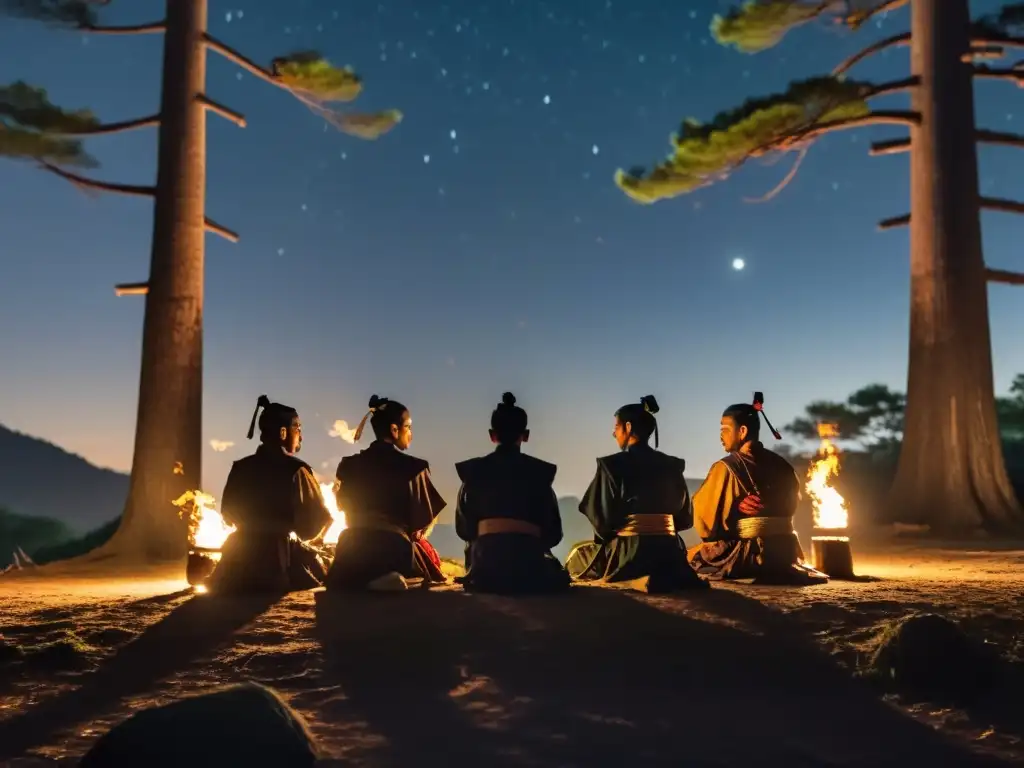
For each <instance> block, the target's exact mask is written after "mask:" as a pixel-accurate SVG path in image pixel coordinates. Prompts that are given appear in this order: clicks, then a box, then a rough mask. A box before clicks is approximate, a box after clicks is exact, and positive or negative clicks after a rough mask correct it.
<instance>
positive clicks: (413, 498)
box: [326, 395, 447, 591]
mask: <svg viewBox="0 0 1024 768" xmlns="http://www.w3.org/2000/svg"><path fill="white" fill-rule="evenodd" d="M369 408H370V410H369V411H368V412H367V414H366V416H364V417H363V419H362V421H361V422H360V423H359V426H358V427H357V428H356V434H355V439H356V441H357V442H358V441H359V439H360V437H361V436H362V433H363V429H364V427H365V426H366V422H367V420H369V422H370V428H371V429H372V430H373V434H374V438H375V439H374V441H373V442H372V443H370V445H369V446H368V447H367V448H366V449H364V450H362V451H360V452H359V453H357V454H356V455H355V456H346V457H345V458H343V459H342V460H341V463H340V464H338V472H337V480H336V482H335V495H336V496H337V500H338V507H339V509H344V510H345V519H346V522H347V523H348V527H346V528H345V530H343V531H342V532H341V535H340V536H339V537H338V544H337V546H336V547H335V553H334V562H333V564H332V565H331V569H330V571H328V573H327V580H326V586H327V588H328V590H336V589H371V590H380V591H391V590H404V589H407V588H408V580H409V579H417V580H420V579H422V580H424V581H425V582H427V583H440V582H445V581H447V578H446V577H445V575H444V574H443V573H442V572H441V567H440V565H441V563H440V560H439V559H438V558H437V555H436V553H435V552H434V551H433V548H432V547H431V546H430V545H429V544H428V543H427V540H426V537H427V535H428V534H429V532H430V529H431V528H432V527H433V524H434V522H435V520H436V519H437V516H438V515H439V514H440V513H441V510H443V509H444V507H445V501H444V499H442V498H441V495H440V494H439V493H438V492H437V489H436V488H435V487H434V484H433V483H432V482H431V480H430V466H429V464H427V462H426V461H424V460H423V459H418V458H415V457H413V456H410V455H409V454H408V453H406V451H407V450H408V449H409V446H410V445H411V443H412V416H411V415H410V413H409V409H408V408H406V407H405V406H404V405H402V404H401V403H399V402H398V401H396V400H389V399H388V398H386V397H377V395H374V396H373V397H371V398H370V405H369Z"/></svg>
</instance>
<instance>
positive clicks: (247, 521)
mask: <svg viewBox="0 0 1024 768" xmlns="http://www.w3.org/2000/svg"><path fill="white" fill-rule="evenodd" d="M261 408H262V409H263V414H262V415H261V416H260V417H259V428H260V446H259V448H257V449H256V452H255V453H254V454H253V455H252V456H247V457H246V458H244V459H240V460H238V461H236V462H235V463H234V464H233V465H232V466H231V471H230V472H229V473H228V480H227V484H226V486H225V488H224V495H223V497H222V499H221V516H222V517H223V518H224V521H225V522H226V523H228V524H230V525H234V526H235V527H236V530H235V532H234V533H232V534H231V535H230V536H229V537H228V538H227V540H226V541H225V542H224V546H223V548H222V556H221V560H220V563H219V564H218V565H217V567H216V570H214V572H213V574H212V575H211V576H210V578H209V580H208V582H207V584H208V586H209V588H210V589H211V590H212V591H215V592H254V591H260V592H267V591H269V592H278V591H279V592H288V591H293V590H301V589H312V588H313V587H318V586H320V585H321V584H322V583H323V579H324V577H325V576H326V574H327V562H326V557H325V553H322V552H320V551H319V550H318V549H317V548H316V547H315V546H314V545H313V544H310V543H307V542H308V541H310V540H315V539H317V538H318V537H320V536H322V535H323V533H324V531H325V530H326V529H327V528H328V527H329V526H330V524H331V522H332V518H331V513H330V512H329V511H328V510H327V507H326V505H325V504H324V500H323V496H322V495H321V493H320V486H319V485H318V484H317V481H316V478H315V477H314V475H313V470H312V469H311V468H310V466H309V465H308V464H306V462H304V461H302V460H301V459H299V458H298V457H297V456H295V454H296V453H298V451H299V450H300V448H301V446H302V424H301V422H300V421H299V415H298V413H297V412H296V411H295V409H294V408H290V407H288V406H286V405H281V404H280V403H272V402H270V400H269V399H268V398H267V396H266V395H262V396H260V398H259V401H258V402H257V405H256V411H255V412H254V413H253V418H252V424H250V426H249V434H248V436H249V438H250V439H252V436H253V431H254V428H255V426H256V416H257V414H258V413H259V411H260V409H261Z"/></svg>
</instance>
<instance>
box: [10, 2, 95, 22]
mask: <svg viewBox="0 0 1024 768" xmlns="http://www.w3.org/2000/svg"><path fill="white" fill-rule="evenodd" d="M107 2H108V0H97V1H96V2H93V1H92V0H0V14H2V15H5V16H14V17H17V18H22V19H33V20H35V21H42V22H44V23H47V24H56V25H59V26H67V27H82V26H87V25H90V24H95V23H96V11H95V10H94V7H95V6H97V5H106V4H107Z"/></svg>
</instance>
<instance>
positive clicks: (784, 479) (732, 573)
mask: <svg viewBox="0 0 1024 768" xmlns="http://www.w3.org/2000/svg"><path fill="white" fill-rule="evenodd" d="M763 406H764V396H763V395H762V394H761V393H760V392H755V393H754V402H753V404H752V405H746V404H743V403H740V404H737V405H730V406H729V407H728V408H726V409H725V412H724V413H723V414H722V422H721V431H720V436H721V441H722V447H723V448H724V449H725V450H726V452H727V453H728V454H729V455H728V456H726V457H725V458H724V459H722V460H720V461H717V462H715V463H714V464H713V465H712V466H711V469H710V471H709V472H708V476H707V478H706V479H705V480H704V483H703V485H701V487H700V489H699V490H698V491H697V493H696V494H695V495H694V498H693V507H694V522H695V527H696V529H697V533H698V534H699V535H700V538H701V543H700V544H699V545H698V546H696V547H694V548H693V549H691V550H690V553H689V554H690V563H691V565H692V566H693V568H694V569H695V570H696V571H697V572H698V573H700V574H703V575H707V576H711V577H719V578H723V579H755V582H756V583H761V584H796V585H800V584H818V583H822V582H825V581H827V580H828V577H827V576H826V575H825V574H823V573H820V572H819V571H816V570H814V569H813V568H811V567H810V566H808V565H805V564H804V553H803V549H802V548H801V546H800V540H799V539H798V537H797V535H796V532H795V531H794V530H793V515H794V514H795V513H796V508H797V504H798V503H799V500H800V482H799V480H798V479H797V476H796V473H795V472H794V471H793V467H792V466H791V465H790V464H789V462H788V461H786V459H785V458H783V457H782V456H780V455H779V454H777V453H775V452H774V451H770V450H768V449H767V448H765V447H764V444H762V443H761V441H760V439H759V438H760V431H761V417H764V420H765V423H766V424H767V426H768V428H769V429H770V430H771V432H772V435H773V436H774V437H775V439H776V440H781V439H782V435H781V434H779V432H778V431H777V430H776V429H775V428H774V427H773V426H772V425H771V422H769V421H768V417H767V416H766V415H765V413H764V409H763Z"/></svg>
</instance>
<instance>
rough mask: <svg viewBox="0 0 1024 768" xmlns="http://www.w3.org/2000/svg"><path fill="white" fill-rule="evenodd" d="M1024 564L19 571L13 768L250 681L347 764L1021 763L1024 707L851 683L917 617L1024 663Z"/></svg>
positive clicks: (941, 553) (988, 560) (943, 561)
mask: <svg viewBox="0 0 1024 768" xmlns="http://www.w3.org/2000/svg"><path fill="white" fill-rule="evenodd" d="M1022 566H1024V550H1015V551H1003V552H992V551H967V550H962V549H959V550H944V549H939V548H928V549H921V548H915V549H908V548H903V549H888V550H885V551H883V552H881V553H879V554H875V555H870V556H869V555H865V554H863V553H859V554H858V570H859V571H860V572H862V573H866V574H871V575H873V576H876V577H879V580H878V581H872V582H866V583H851V582H846V583H840V582H833V583H831V584H829V585H825V586H818V587H812V588H806V589H791V588H771V587H754V586H750V585H730V586H728V587H718V588H716V589H714V590H713V591H711V592H708V593H701V594H684V595H679V596H672V597H649V596H645V595H640V594H637V593H632V592H624V591H622V590H612V589H604V588H595V587H581V588H578V589H575V590H574V592H573V593H572V594H569V595H564V596H559V597H551V598H532V599H511V598H497V597H485V596H479V595H466V594H463V593H462V592H461V591H459V590H457V589H448V588H444V589H441V590H431V591H429V592H427V591H416V592H409V593H404V594H383V595H353V596H344V597H336V596H333V595H323V594H320V595H317V594H316V593H302V594H296V595H292V596H289V597H287V598H285V599H283V600H281V601H279V602H277V603H276V604H267V602H266V601H263V602H260V601H253V600H238V599H235V600H227V599H223V598H216V597H213V596H210V595H202V596H194V595H192V594H190V593H188V592H183V591H182V590H183V588H184V587H185V585H184V583H183V582H182V581H181V580H180V578H179V577H178V575H177V574H175V573H171V572H149V573H135V574H132V575H131V576H129V575H127V574H123V573H122V574H120V575H118V574H113V575H109V574H107V575H103V574H98V573H95V572H88V571H83V570H81V569H77V570H67V569H65V570H64V572H62V571H60V570H54V569H50V570H49V572H46V571H44V572H43V573H42V574H41V575H45V576H46V578H38V577H30V578H26V577H24V576H23V575H22V576H18V577H15V578H9V577H3V578H0V633H2V634H3V636H4V641H5V644H6V645H4V646H0V765H10V766H36V765H40V766H41V765H51V764H56V765H64V764H73V762H74V758H75V756H79V755H81V754H82V753H83V752H84V751H85V750H87V749H88V747H89V745H90V744H91V743H92V742H93V741H94V740H95V739H96V738H97V736H98V735H99V734H101V733H103V732H104V731H105V730H106V729H107V728H108V727H110V725H111V724H113V723H116V722H117V721H118V720H120V719H122V718H123V717H124V716H125V715H126V714H127V713H128V712H129V711H131V710H132V709H133V708H136V707H141V706H145V705H147V704H150V703H156V702H165V701H168V700H171V699H174V698H177V697H180V696H184V695H187V694H190V693H194V692H197V691H201V690H203V689H206V688H208V687H210V686H216V685H220V684H223V683H227V682H236V681H241V680H256V681H259V682H262V683H265V684H268V685H270V686H272V687H274V688H276V689H277V690H278V691H280V692H281V693H282V694H283V695H284V696H285V697H286V698H287V699H288V700H289V701H290V702H291V704H292V705H293V706H294V707H296V708H297V709H298V710H299V711H300V712H302V713H303V714H304V715H305V716H306V717H307V718H308V720H309V721H310V723H311V725H312V728H313V731H314V732H315V734H316V735H317V737H318V738H319V740H320V743H321V746H322V747H323V749H324V751H325V753H326V755H327V756H328V759H325V760H324V761H323V762H324V764H325V765H332V766H349V765H351V766H385V765H395V766H413V765H419V764H429V765H443V764H445V763H447V762H449V761H455V760H457V761H459V763H461V764H464V765H481V766H483V765H487V766H552V767H553V766H560V767H561V766H570V767H571V766H581V767H582V766H587V768H594V767H595V766H604V765H629V766H661V765H664V766H681V765H686V766H730V765H737V766H739V765H748V764H750V761H752V760H753V761H757V762H759V763H760V764H762V765H780V766H782V765H785V766H788V767H789V768H799V767H803V766H807V767H808V768H810V767H811V766H890V765H892V766H896V765H917V764H920V765H930V766H971V765H1000V764H1002V765H1006V764H1024V742H1022V737H1024V718H1022V717H1021V710H1020V709H1019V708H1018V709H1017V710H1016V711H1008V710H1007V709H1006V708H1005V707H1003V708H999V707H995V706H994V705H993V706H990V705H989V704H985V703H980V704H978V705H977V706H974V707H973V708H972V709H971V710H964V709H957V708H951V707H947V706H939V705H937V704H928V703H911V702H907V701H901V700H899V699H896V698H894V697H891V696H889V697H883V696H881V695H880V694H879V693H878V692H877V691H876V690H874V689H873V688H871V687H869V686H868V685H867V684H866V683H864V682H863V681H862V680H857V679H854V675H853V674H852V670H853V668H855V667H856V666H857V664H858V663H862V662H863V660H864V658H865V657H866V656H867V655H868V654H869V653H870V650H871V646H872V643H873V642H874V640H875V638H876V636H877V634H878V632H879V630H880V629H882V628H883V627H884V626H885V625H886V624H888V623H890V622H891V621H892V620H893V619H895V618H899V617H902V616H906V615H909V614H913V613H920V612H935V613H939V614H943V615H947V616H950V617H954V618H956V619H958V620H959V621H961V622H962V623H963V624H964V626H965V627H966V628H967V629H968V630H969V631H970V632H971V633H973V634H975V635H977V636H979V637H983V638H985V639H986V640H987V641H989V642H991V643H993V644H995V646H996V647H997V648H998V649H999V650H1000V652H1001V653H1003V654H1004V655H1005V656H1006V657H1007V658H1010V657H1015V658H1016V659H1018V661H1019V659H1020V657H1021V655H1024V635H1022V627H1024V567H1022ZM14 646H17V648H18V649H20V650H14V649H13V648H14ZM1008 669H1011V670H1012V666H1011V667H1008ZM999 700H1000V701H1004V700H1005V699H1004V698H1000V699H999ZM993 701H995V699H993ZM183 737H184V736H183Z"/></svg>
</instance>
